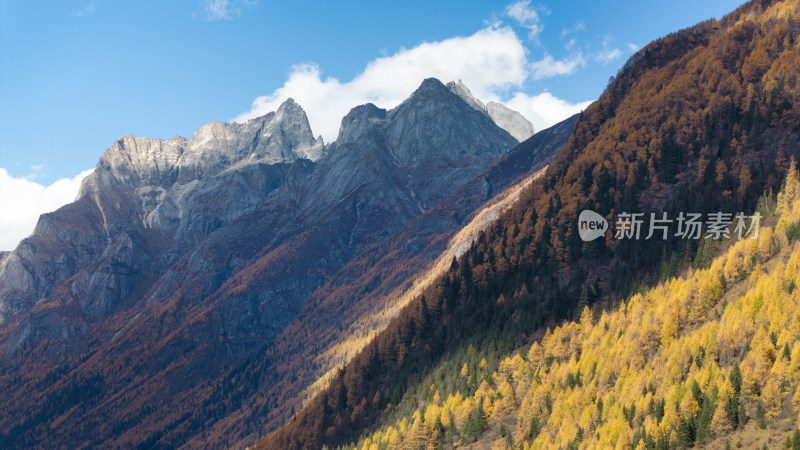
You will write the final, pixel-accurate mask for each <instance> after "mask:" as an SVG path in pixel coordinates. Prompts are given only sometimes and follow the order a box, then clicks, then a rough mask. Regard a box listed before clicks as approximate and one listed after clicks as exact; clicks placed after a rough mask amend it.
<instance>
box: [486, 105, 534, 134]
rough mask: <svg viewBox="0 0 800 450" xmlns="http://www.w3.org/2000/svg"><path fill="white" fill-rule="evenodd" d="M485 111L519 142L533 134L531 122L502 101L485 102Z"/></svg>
mask: <svg viewBox="0 0 800 450" xmlns="http://www.w3.org/2000/svg"><path fill="white" fill-rule="evenodd" d="M486 113H487V114H489V117H491V118H492V120H494V123H496V124H497V125H499V126H500V128H502V129H504V130H506V131H508V133H509V134H510V135H512V136H514V137H515V138H516V139H517V140H518V141H520V142H523V141H525V140H526V139H528V138H529V137H531V136H533V133H534V130H533V124H532V123H530V121H528V119H526V118H525V117H524V116H523V115H522V114H520V113H518V112H516V111H514V110H513V109H510V108H507V107H506V106H505V105H503V104H502V103H497V102H489V103H487V104H486Z"/></svg>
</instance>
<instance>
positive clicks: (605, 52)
mask: <svg viewBox="0 0 800 450" xmlns="http://www.w3.org/2000/svg"><path fill="white" fill-rule="evenodd" d="M613 41H614V38H613V37H612V36H611V35H610V34H607V35H606V36H605V37H604V38H603V49H602V50H600V51H598V52H596V53H595V54H594V55H593V58H594V60H595V61H598V62H600V63H602V64H608V63H610V62H611V61H614V60H615V59H617V58H619V57H620V56H622V50H620V49H618V48H611V43H612V42H613Z"/></svg>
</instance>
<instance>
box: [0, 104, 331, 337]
mask: <svg viewBox="0 0 800 450" xmlns="http://www.w3.org/2000/svg"><path fill="white" fill-rule="evenodd" d="M323 154H324V145H323V143H322V140H321V139H320V138H317V139H315V138H314V136H313V134H312V133H311V129H310V127H309V125H308V119H307V118H306V115H305V112H304V111H303V110H302V108H300V106H298V105H297V104H296V103H295V102H294V101H293V100H292V99H289V100H287V101H286V102H284V103H283V104H282V105H281V106H280V108H278V111H276V112H274V113H269V114H267V115H265V116H263V117H258V118H255V119H253V120H250V121H248V122H247V123H244V124H236V123H234V124H225V123H220V122H214V123H211V124H208V125H205V126H203V127H202V128H200V129H199V130H197V132H195V134H194V135H193V136H192V138H191V139H185V138H182V137H176V138H174V139H170V140H161V139H146V138H140V137H135V136H123V137H122V138H120V139H119V140H118V141H117V142H115V143H114V144H113V145H112V146H111V147H110V148H109V149H108V150H106V152H105V153H104V154H103V156H102V157H101V158H100V161H99V163H98V165H97V167H96V169H95V171H94V172H93V173H92V174H91V175H89V176H88V177H87V178H86V179H85V180H84V181H83V184H82V185H81V190H80V192H79V194H78V198H77V200H76V202H75V203H73V204H70V205H67V206H65V207H64V208H62V209H60V210H59V211H57V212H54V213H50V214H45V215H43V216H42V217H41V218H40V219H39V222H38V224H37V226H36V229H35V231H34V234H33V235H32V236H31V237H30V238H28V239H26V240H24V241H23V242H22V243H21V244H20V245H19V247H18V248H17V249H16V250H15V251H14V252H11V253H9V254H8V256H6V257H4V258H3V260H2V261H0V323H3V322H4V321H6V320H7V319H8V318H9V317H11V316H15V315H17V314H20V313H22V312H24V311H26V310H28V309H29V308H30V307H31V306H32V305H33V303H34V302H36V301H38V300H40V299H44V298H46V297H47V296H48V295H49V294H50V293H52V292H53V290H54V289H55V288H56V287H57V286H58V285H59V284H60V283H62V282H63V281H65V280H66V279H67V278H70V277H72V276H73V275H75V274H76V273H78V272H80V271H81V270H83V269H85V268H87V267H88V266H90V265H92V264H98V266H97V267H96V268H94V269H93V270H94V271H95V272H92V275H88V274H87V273H81V274H80V275H79V277H78V280H76V281H75V282H73V283H72V285H71V288H72V289H73V291H74V292H81V293H82V296H83V297H84V298H85V299H84V300H82V301H81V304H82V305H85V306H87V307H89V306H90V305H94V306H91V308H89V309H90V310H92V311H104V312H108V311H109V308H111V307H112V306H113V305H114V304H116V303H118V302H119V301H121V300H122V299H123V298H124V297H125V296H126V295H127V294H128V293H129V292H130V290H131V284H132V283H135V277H136V276H139V275H140V274H141V273H142V272H143V266H142V264H143V261H144V260H145V259H147V255H141V254H140V253H142V252H146V250H145V249H144V248H139V249H138V250H137V249H132V248H131V245H133V244H132V242H133V241H135V240H137V239H138V238H137V236H142V235H143V234H146V230H148V229H152V230H156V231H158V232H159V233H162V234H163V233H166V234H167V235H169V236H172V237H174V238H175V239H176V240H177V241H178V242H184V243H185V242H191V241H194V240H196V239H199V238H201V237H202V236H203V235H206V234H208V233H209V232H211V231H213V230H214V229H216V228H219V226H221V225H222V224H224V223H226V222H228V221H230V220H232V219H234V218H235V217H238V216H240V215H242V214H244V213H246V212H247V211H249V210H252V209H253V208H255V207H256V206H257V205H258V204H260V203H261V202H263V201H264V200H265V199H266V197H267V196H268V195H269V193H270V192H271V191H272V190H274V189H275V188H277V187H279V186H282V185H284V184H285V183H286V182H287V180H289V179H292V178H293V177H296V176H298V175H300V174H302V173H305V172H307V171H308V166H309V163H310V162H308V161H307V162H306V163H302V164H295V163H296V162H298V161H300V160H315V159H319V157H321V156H322V155H323ZM132 239H133V241H132ZM119 258H121V259H119ZM123 262H125V264H123V265H125V267H126V269H125V270H123V272H126V271H127V272H128V274H129V277H127V278H126V276H125V275H120V274H115V275H113V276H112V275H109V274H108V273H107V272H108V267H109V264H111V265H112V266H113V267H115V268H119V267H122V266H121V265H120V264H122V263H123ZM104 267H105V268H106V269H104ZM104 270H105V271H106V273H107V275H105V276H104V275H102V273H103V271H104ZM87 277H89V278H91V279H92V280H94V281H91V282H90V281H87V280H86V278H87ZM120 277H122V278H120ZM123 278H124V279H123ZM104 285H106V287H108V286H113V288H109V289H111V291H108V292H105V293H101V292H99V291H98V290H97V289H101V290H102V289H106V288H101V286H104ZM87 288H88V289H89V290H88V291H87V290H86V289H87ZM95 288H96V289H95ZM90 293H91V294H90ZM94 294H97V295H99V296H100V298H94ZM90 298H91V300H89V299H90ZM98 302H99V303H98ZM97 305H101V306H97ZM98 308H99V309H98Z"/></svg>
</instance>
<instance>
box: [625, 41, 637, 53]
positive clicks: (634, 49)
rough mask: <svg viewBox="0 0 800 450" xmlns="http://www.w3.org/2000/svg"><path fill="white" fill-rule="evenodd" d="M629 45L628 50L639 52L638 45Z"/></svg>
mask: <svg viewBox="0 0 800 450" xmlns="http://www.w3.org/2000/svg"><path fill="white" fill-rule="evenodd" d="M627 45H628V50H630V51H632V52H636V51H638V50H639V46H638V45H636V44H633V43H630V42H629V43H628V44H627Z"/></svg>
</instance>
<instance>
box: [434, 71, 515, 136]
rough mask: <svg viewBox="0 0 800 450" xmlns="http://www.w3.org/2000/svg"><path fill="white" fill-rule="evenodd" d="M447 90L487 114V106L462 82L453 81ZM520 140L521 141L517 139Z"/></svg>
mask: <svg viewBox="0 0 800 450" xmlns="http://www.w3.org/2000/svg"><path fill="white" fill-rule="evenodd" d="M447 88H448V89H450V91H451V92H453V93H454V94H456V95H458V96H459V97H461V98H462V99H463V100H464V101H465V102H467V104H468V105H469V106H472V107H473V108H475V109H476V110H478V111H481V112H484V113H485V112H486V105H484V104H483V102H481V101H480V100H478V99H477V98H475V97H474V96H473V95H472V92H471V91H470V90H469V88H468V87H467V86H466V85H465V84H464V83H463V82H462V81H461V80H458V81H457V82H456V81H451V82H449V83H447ZM517 140H519V139H517Z"/></svg>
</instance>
